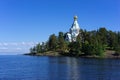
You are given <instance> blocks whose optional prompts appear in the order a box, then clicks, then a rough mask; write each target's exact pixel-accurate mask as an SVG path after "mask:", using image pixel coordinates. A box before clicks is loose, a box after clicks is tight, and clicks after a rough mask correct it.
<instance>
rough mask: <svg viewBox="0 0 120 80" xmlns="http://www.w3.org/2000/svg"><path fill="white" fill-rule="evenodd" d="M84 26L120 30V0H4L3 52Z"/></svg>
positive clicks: (0, 14) (0, 22)
mask: <svg viewBox="0 0 120 80" xmlns="http://www.w3.org/2000/svg"><path fill="white" fill-rule="evenodd" d="M75 15H77V16H78V23H79V25H80V28H81V29H86V30H89V31H90V30H97V29H98V28H100V27H105V28H107V29H108V30H112V31H120V0H0V52H22V53H23V52H28V51H29V48H30V47H32V46H34V45H35V44H37V43H38V42H44V41H47V40H48V38H49V36H50V35H51V34H53V33H54V34H56V35H57V34H58V32H60V31H62V32H68V31H69V28H70V27H71V25H72V23H73V17H74V16H75Z"/></svg>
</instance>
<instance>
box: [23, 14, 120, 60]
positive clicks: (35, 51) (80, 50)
mask: <svg viewBox="0 0 120 80" xmlns="http://www.w3.org/2000/svg"><path fill="white" fill-rule="evenodd" d="M77 19H78V17H77V16H74V21H73V24H72V26H71V28H70V31H69V32H65V33H64V32H59V34H58V36H56V35H55V34H52V35H50V36H49V39H48V41H47V42H42V43H38V44H37V45H36V46H34V47H32V48H30V53H28V54H25V55H33V56H75V57H91V58H93V57H94V58H120V32H119V31H118V32H113V31H111V30H107V29H106V28H105V27H100V28H99V29H98V30H92V31H87V30H83V29H80V26H79V24H78V21H77Z"/></svg>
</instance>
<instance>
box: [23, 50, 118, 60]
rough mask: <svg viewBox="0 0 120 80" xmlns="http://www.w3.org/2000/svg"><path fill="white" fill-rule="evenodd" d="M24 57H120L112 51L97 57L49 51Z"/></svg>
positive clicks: (94, 56)
mask: <svg viewBox="0 0 120 80" xmlns="http://www.w3.org/2000/svg"><path fill="white" fill-rule="evenodd" d="M24 55H29V56H56V57H57V56H69V57H82V58H119V59H120V55H118V54H115V51H112V50H107V51H106V52H105V55H104V56H96V55H84V54H83V55H80V56H74V54H72V55H71V53H64V55H63V53H61V52H56V51H48V52H44V53H26V54H24Z"/></svg>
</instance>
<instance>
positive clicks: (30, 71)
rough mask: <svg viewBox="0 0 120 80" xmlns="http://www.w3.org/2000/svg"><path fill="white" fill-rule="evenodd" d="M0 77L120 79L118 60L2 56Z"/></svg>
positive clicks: (25, 79) (17, 79)
mask: <svg viewBox="0 0 120 80" xmlns="http://www.w3.org/2000/svg"><path fill="white" fill-rule="evenodd" d="M0 80H120V59H86V58H74V57H37V56H23V55H16V56H15V55H13V56H12V55H11V56H3V55H1V56H0Z"/></svg>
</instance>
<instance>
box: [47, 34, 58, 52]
mask: <svg viewBox="0 0 120 80" xmlns="http://www.w3.org/2000/svg"><path fill="white" fill-rule="evenodd" d="M57 43H58V40H57V37H56V36H55V34H52V35H51V36H50V37H49V41H48V45H49V50H56V49H57V46H58V44H57Z"/></svg>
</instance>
